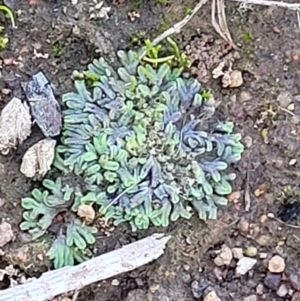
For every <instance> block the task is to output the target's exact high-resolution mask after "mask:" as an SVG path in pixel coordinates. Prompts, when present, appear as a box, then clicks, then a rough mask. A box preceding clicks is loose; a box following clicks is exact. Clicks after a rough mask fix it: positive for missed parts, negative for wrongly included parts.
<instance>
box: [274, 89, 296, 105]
mask: <svg viewBox="0 0 300 301" xmlns="http://www.w3.org/2000/svg"><path fill="white" fill-rule="evenodd" d="M277 101H278V102H279V104H280V106H281V107H283V108H287V107H288V105H289V104H290V103H291V102H292V101H293V96H292V94H291V93H290V92H288V91H282V92H280V94H279V95H278V97H277Z"/></svg>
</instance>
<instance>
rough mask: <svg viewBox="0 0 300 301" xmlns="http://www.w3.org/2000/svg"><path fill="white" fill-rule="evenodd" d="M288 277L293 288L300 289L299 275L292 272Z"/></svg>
mask: <svg viewBox="0 0 300 301" xmlns="http://www.w3.org/2000/svg"><path fill="white" fill-rule="evenodd" d="M289 279H290V282H291V285H292V287H293V289H295V290H297V291H300V275H296V274H292V275H290V277H289Z"/></svg>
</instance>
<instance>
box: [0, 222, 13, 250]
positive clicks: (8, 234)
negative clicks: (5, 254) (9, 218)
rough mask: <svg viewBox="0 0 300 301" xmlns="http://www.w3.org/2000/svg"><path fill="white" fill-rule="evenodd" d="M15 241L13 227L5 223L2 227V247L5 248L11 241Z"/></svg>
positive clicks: (0, 237)
mask: <svg viewBox="0 0 300 301" xmlns="http://www.w3.org/2000/svg"><path fill="white" fill-rule="evenodd" d="M14 239H15V234H14V232H13V231H12V229H11V225H10V224H9V223H7V222H3V223H2V224H1V225H0V247H3V246H5V245H6V244H7V243H9V242H10V241H13V240H14Z"/></svg>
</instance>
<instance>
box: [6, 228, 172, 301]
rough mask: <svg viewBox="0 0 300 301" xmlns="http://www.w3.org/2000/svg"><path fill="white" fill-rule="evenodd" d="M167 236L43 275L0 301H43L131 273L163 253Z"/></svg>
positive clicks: (19, 286)
mask: <svg viewBox="0 0 300 301" xmlns="http://www.w3.org/2000/svg"><path fill="white" fill-rule="evenodd" d="M170 238H171V237H170V236H164V235H163V234H158V233H156V234H153V235H151V236H149V237H146V238H144V239H141V240H139V241H136V242H134V243H132V244H129V245H126V246H124V247H122V248H120V249H118V250H114V251H112V252H109V253H106V254H102V255H100V256H98V257H95V258H93V259H90V260H88V261H86V262H84V263H82V264H80V265H77V266H73V267H64V268H61V269H57V270H54V271H49V272H46V273H44V274H43V275H42V276H41V277H40V278H38V279H36V280H33V281H32V282H28V283H24V284H21V285H17V286H15V287H12V288H8V289H6V290H3V291H0V301H46V300H52V299H53V298H54V297H56V296H59V295H61V294H64V293H67V292H69V291H73V290H78V289H81V288H83V287H84V286H87V285H89V284H92V283H95V282H98V281H100V280H104V279H108V278H111V277H113V276H116V275H119V274H122V273H126V272H129V271H132V270H134V269H136V268H138V267H141V266H143V265H145V264H147V263H150V262H151V261H153V260H155V259H157V258H158V257H160V256H161V255H162V254H163V253H164V249H165V247H166V244H167V242H168V241H169V239H170Z"/></svg>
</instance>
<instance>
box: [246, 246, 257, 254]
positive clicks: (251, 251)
mask: <svg viewBox="0 0 300 301" xmlns="http://www.w3.org/2000/svg"><path fill="white" fill-rule="evenodd" d="M245 255H246V256H248V257H255V256H256V255H257V249H256V248H255V247H252V246H251V247H248V248H247V249H246V250H245Z"/></svg>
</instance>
